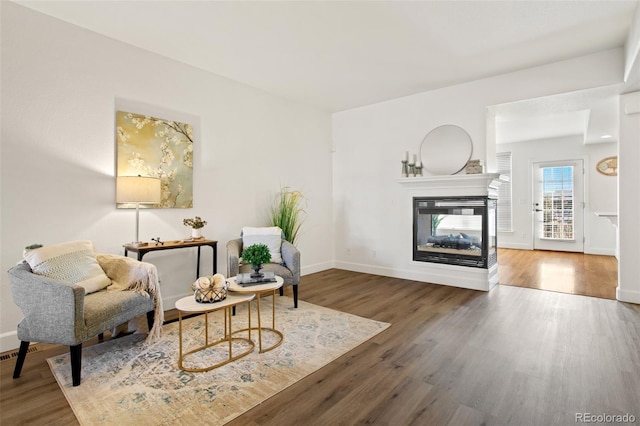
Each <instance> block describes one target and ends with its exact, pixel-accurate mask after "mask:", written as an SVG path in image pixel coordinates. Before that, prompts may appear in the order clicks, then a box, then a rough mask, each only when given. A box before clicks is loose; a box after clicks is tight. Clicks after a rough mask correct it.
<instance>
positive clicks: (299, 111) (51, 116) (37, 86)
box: [0, 2, 333, 351]
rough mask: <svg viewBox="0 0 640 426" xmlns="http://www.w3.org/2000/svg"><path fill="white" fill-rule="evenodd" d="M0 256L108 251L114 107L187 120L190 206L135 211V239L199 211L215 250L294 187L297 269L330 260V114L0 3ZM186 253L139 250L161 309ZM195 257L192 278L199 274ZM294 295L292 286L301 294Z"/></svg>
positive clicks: (7, 330)
mask: <svg viewBox="0 0 640 426" xmlns="http://www.w3.org/2000/svg"><path fill="white" fill-rule="evenodd" d="M1 8H2V28H1V31H2V33H1V36H2V77H1V78H2V80H1V83H2V116H1V118H2V134H1V136H2V163H1V167H2V168H1V176H2V183H1V185H2V199H1V202H2V208H1V215H2V216H1V220H2V223H1V243H2V244H1V245H2V247H1V254H2V259H1V262H2V269H3V270H4V271H6V270H7V269H9V268H10V267H11V266H12V265H14V264H15V263H16V262H18V261H19V260H20V259H21V253H22V249H23V247H25V246H26V245H28V244H31V243H42V244H53V243H58V242H63V241H68V240H74V239H88V240H92V241H93V242H94V244H95V246H96V249H97V250H98V251H100V252H107V253H122V252H123V250H122V244H123V243H126V242H129V241H132V240H133V238H134V223H135V213H134V211H133V210H117V209H116V208H115V179H114V174H115V137H114V121H115V114H114V112H115V110H116V108H119V107H122V108H125V109H126V108H129V109H130V110H131V111H133V112H142V113H150V114H157V115H159V116H160V117H163V118H174V119H181V118H183V119H185V120H186V121H188V122H190V123H192V124H194V130H195V135H196V142H195V144H194V151H195V156H194V157H195V161H194V207H193V209H166V210H142V211H141V213H140V228H141V229H140V237H141V239H143V240H149V239H150V238H151V237H157V236H159V237H161V238H162V239H163V240H172V239H179V238H184V237H186V236H188V235H189V229H188V228H185V227H184V226H183V225H182V219H183V218H185V217H193V216H195V215H199V216H202V217H203V218H204V219H206V220H207V221H208V223H209V224H208V225H207V226H206V227H205V228H204V235H205V236H206V237H208V238H211V239H216V240H218V241H219V244H218V246H219V253H218V259H217V266H218V271H220V272H222V273H226V262H225V259H226V251H225V244H226V242H227V241H228V240H230V239H232V238H237V237H238V236H239V233H240V229H241V227H242V226H245V225H263V224H266V220H267V211H268V207H269V206H270V203H271V200H272V198H273V196H274V194H275V193H276V192H277V191H278V190H279V188H280V186H281V185H290V186H292V187H294V188H296V189H299V190H301V191H302V192H303V193H304V194H305V196H306V198H307V205H306V210H307V212H308V216H307V219H306V222H305V223H304V225H303V228H302V231H301V236H300V242H299V244H298V246H299V248H300V250H301V253H302V267H303V273H310V272H315V271H318V270H323V269H326V268H328V267H331V266H332V260H333V241H332V231H331V230H332V207H331V206H332V194H331V190H332V184H331V179H332V176H331V167H332V165H331V117H330V114H329V113H327V112H324V111H320V110H317V109H314V108H310V107H307V106H303V105H300V104H297V103H294V102H291V101H288V100H285V99H282V98H278V97H275V96H272V95H270V94H268V93H265V92H263V91H260V90H257V89H254V88H251V87H248V86H245V85H242V84H239V83H236V82H233V81H231V80H228V79H225V78H222V77H219V76H216V75H213V74H210V73H207V72H204V71H202V70H199V69H196V68H193V67H190V66H187V65H184V64H182V63H179V62H176V61H172V60H169V59H166V58H164V57H161V56H158V55H156V54H153V53H150V52H147V51H144V50H141V49H138V48H134V47H132V46H130V45H127V44H124V43H120V42H117V41H114V40H111V39H108V38H106V37H103V36H100V35H97V34H95V33H92V32H89V31H86V30H84V29H80V28H79V27H75V26H72V25H69V24H66V23H64V22H62V21H58V20H56V19H53V18H51V17H48V16H46V15H42V14H39V13H37V12H34V11H32V10H29V9H26V8H23V7H21V6H18V5H16V4H14V3H9V2H2V4H1ZM195 256H196V255H195V249H189V250H173V251H166V252H162V253H161V254H149V255H147V256H146V257H145V260H146V261H149V262H151V263H154V264H156V265H157V267H158V270H159V274H160V279H161V284H162V292H163V297H164V299H165V302H168V303H166V304H165V307H166V308H171V307H172V306H173V304H172V301H173V300H175V299H177V298H179V297H182V296H184V295H186V294H187V292H188V288H189V285H190V284H191V282H192V281H193V280H194V279H195V261H196V258H195ZM210 256H211V254H210V250H209V249H208V248H204V249H203V259H202V267H201V274H205V273H210V272H211V269H212V267H211V260H210V259H211V257H210ZM0 277H1V278H0V308H1V313H0V337H1V340H0V351H4V350H8V349H11V348H13V347H16V346H17V344H16V340H15V327H16V324H17V323H18V322H19V320H20V319H21V318H22V314H21V312H20V310H19V309H18V308H17V307H16V306H15V305H14V304H13V302H12V298H11V292H10V288H9V281H8V277H7V274H6V273H3V274H1V275H0ZM301 297H302V298H304V289H302V290H301Z"/></svg>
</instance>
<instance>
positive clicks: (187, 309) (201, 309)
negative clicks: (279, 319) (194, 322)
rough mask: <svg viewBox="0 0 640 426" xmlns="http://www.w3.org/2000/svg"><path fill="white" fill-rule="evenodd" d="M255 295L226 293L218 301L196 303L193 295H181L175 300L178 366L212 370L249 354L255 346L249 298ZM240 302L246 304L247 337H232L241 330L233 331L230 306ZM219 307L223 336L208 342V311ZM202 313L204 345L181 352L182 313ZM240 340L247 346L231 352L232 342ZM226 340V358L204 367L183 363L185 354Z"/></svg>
mask: <svg viewBox="0 0 640 426" xmlns="http://www.w3.org/2000/svg"><path fill="white" fill-rule="evenodd" d="M254 297H255V295H254V294H233V295H231V294H227V298H226V299H224V300H221V301H219V302H214V303H198V302H196V301H195V298H194V296H187V297H183V298H182V299H180V300H178V301H177V302H176V309H177V310H178V330H179V331H178V334H179V336H180V337H179V338H180V354H179V357H178V368H180V369H181V370H184V371H190V372H202V371H209V370H213V369H214V368H218V367H221V366H223V365H225V364H228V363H230V362H231V361H235V360H236V359H238V358H242V357H243V356H246V355H249V354H250V353H251V352H253V349H254V348H255V343H253V340H251V330H252V328H251V300H253V298H254ZM242 303H246V304H247V315H248V316H249V318H248V321H249V327H248V328H247V329H245V331H248V333H249V336H248V338H244V337H233V335H234V334H235V333H237V332H239V331H241V330H236V331H233V329H232V327H231V308H235V307H236V306H237V305H240V304H242ZM220 309H224V337H222V338H220V339H218V340H216V341H214V342H212V343H209V313H211V312H215V311H218V310H220ZM183 313H185V314H194V313H195V314H204V346H200V347H198V348H196V349H193V350H191V351H189V352H187V353H184V354H183V353H182V350H183V349H182V314H183ZM234 341H236V342H238V341H241V342H246V343H248V344H249V348H248V349H247V350H246V351H244V352H242V353H240V354H237V355H234V354H233V350H232V347H233V342H234ZM224 342H228V343H229V349H228V351H229V356H228V357H227V359H225V360H223V361H221V362H218V363H216V364H214V365H211V366H208V367H204V368H188V367H185V366H184V365H183V361H184V359H185V357H186V356H187V355H191V354H194V353H196V352H200V351H203V350H205V349H207V348H210V347H212V346H216V345H219V344H221V343H224Z"/></svg>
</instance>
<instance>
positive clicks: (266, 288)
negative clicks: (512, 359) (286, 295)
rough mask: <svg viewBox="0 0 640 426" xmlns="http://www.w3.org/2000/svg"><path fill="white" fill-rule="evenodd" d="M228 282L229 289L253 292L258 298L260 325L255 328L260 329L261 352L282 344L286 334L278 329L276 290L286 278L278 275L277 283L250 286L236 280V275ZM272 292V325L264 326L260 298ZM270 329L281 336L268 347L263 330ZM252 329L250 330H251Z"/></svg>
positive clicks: (231, 290) (245, 292)
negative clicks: (265, 345)
mask: <svg viewBox="0 0 640 426" xmlns="http://www.w3.org/2000/svg"><path fill="white" fill-rule="evenodd" d="M227 282H228V283H229V291H230V292H234V293H237V294H252V295H254V296H255V298H256V304H257V305H258V327H257V328H254V330H256V329H257V331H258V349H259V352H260V353H264V352H267V351H270V350H272V349H275V348H277V347H278V346H280V345H281V344H282V340H283V339H284V336H283V334H282V332H281V331H279V330H276V290H278V289H279V288H280V287H282V285H283V284H284V280H283V279H282V277H279V276H277V275H276V282H275V283H265V284H254V285H248V286H242V285H241V284H238V283H237V282H236V277H231V278H227ZM269 294H271V298H272V302H273V303H272V312H271V315H272V316H271V327H263V326H262V314H261V313H260V299H261V298H262V296H264V295H269ZM249 310H251V303H249ZM249 329H251V325H249ZM246 330H247V329H242V330H237V331H236V332H235V333H239V332H241V331H246ZM263 330H268V331H270V332H273V333H275V334H276V336H278V337H279V340H278V341H277V342H276V343H274V344H273V345H271V346H270V347H268V348H263V347H262V331H263ZM249 331H250V330H249Z"/></svg>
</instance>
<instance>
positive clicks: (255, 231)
mask: <svg viewBox="0 0 640 426" xmlns="http://www.w3.org/2000/svg"><path fill="white" fill-rule="evenodd" d="M254 244H264V245H266V246H267V247H269V252H270V253H271V263H282V255H281V254H280V246H281V245H282V229H280V228H278V227H277V226H270V227H266V228H252V227H250V226H245V227H244V228H242V247H249V246H252V245H254Z"/></svg>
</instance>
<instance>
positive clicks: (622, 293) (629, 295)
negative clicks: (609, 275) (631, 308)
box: [616, 287, 640, 305]
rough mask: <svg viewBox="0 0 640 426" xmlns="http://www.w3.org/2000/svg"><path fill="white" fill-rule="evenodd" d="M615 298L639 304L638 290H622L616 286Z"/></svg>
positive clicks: (639, 293) (639, 295)
mask: <svg viewBox="0 0 640 426" xmlns="http://www.w3.org/2000/svg"><path fill="white" fill-rule="evenodd" d="M616 299H618V300H619V301H621V302H628V303H635V304H638V305H640V291H636V290H622V289H621V288H620V287H617V288H616Z"/></svg>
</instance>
